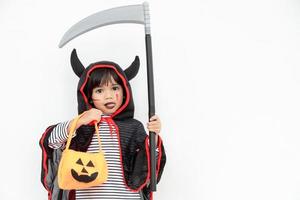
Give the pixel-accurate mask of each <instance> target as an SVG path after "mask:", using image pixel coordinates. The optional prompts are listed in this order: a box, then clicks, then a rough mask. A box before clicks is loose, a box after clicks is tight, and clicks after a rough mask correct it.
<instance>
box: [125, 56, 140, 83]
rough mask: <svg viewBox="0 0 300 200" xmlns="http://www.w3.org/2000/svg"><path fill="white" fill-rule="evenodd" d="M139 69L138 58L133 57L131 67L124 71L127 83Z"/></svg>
mask: <svg viewBox="0 0 300 200" xmlns="http://www.w3.org/2000/svg"><path fill="white" fill-rule="evenodd" d="M139 69H140V59H139V57H138V56H135V59H134V61H133V62H132V63H131V65H130V66H129V67H128V68H127V69H126V70H125V71H124V72H125V74H126V76H127V78H128V81H130V80H131V79H133V78H134V77H135V76H136V75H137V73H138V71H139Z"/></svg>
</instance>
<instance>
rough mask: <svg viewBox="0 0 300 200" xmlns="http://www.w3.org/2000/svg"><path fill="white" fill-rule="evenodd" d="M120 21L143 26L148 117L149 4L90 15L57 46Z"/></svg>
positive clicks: (151, 104)
mask: <svg viewBox="0 0 300 200" xmlns="http://www.w3.org/2000/svg"><path fill="white" fill-rule="evenodd" d="M120 23H136V24H143V25H144V26H145V42H146V57H147V84H148V103H149V119H150V118H151V117H152V116H153V115H155V101H154V81H153V62H152V43H151V33H150V13H149V5H148V3H147V2H144V3H143V4H142V5H130V6H122V7H117V8H112V9H108V10H104V11H100V12H98V13H95V14H93V15H90V16H88V17H86V18H84V19H83V20H81V21H79V22H78V23H76V24H75V25H73V26H72V27H71V28H70V29H69V30H68V31H67V32H66V33H65V34H64V36H63V37H62V39H61V41H60V43H59V47H60V48H61V47H63V46H64V45H65V44H67V43H68V42H69V41H71V40H72V39H74V38H76V37H77V36H79V35H81V34H84V33H86V32H88V31H91V30H93V29H95V28H98V27H102V26H107V25H111V24H120ZM149 137H150V162H151V164H150V167H151V168H150V172H151V174H150V175H151V178H150V190H151V191H156V183H157V182H156V141H155V137H156V136H155V133H154V132H150V133H149Z"/></svg>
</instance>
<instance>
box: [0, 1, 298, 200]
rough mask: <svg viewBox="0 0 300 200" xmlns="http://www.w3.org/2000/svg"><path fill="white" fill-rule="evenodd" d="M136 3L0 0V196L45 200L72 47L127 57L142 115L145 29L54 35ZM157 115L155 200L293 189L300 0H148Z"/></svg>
mask: <svg viewBox="0 0 300 200" xmlns="http://www.w3.org/2000/svg"><path fill="white" fill-rule="evenodd" d="M136 3H142V2H141V1H116V0H110V1H96V0H90V1H71V0H64V1H58V0H54V1H37V0H24V1H21V0H19V1H17V0H1V1H0V36H1V37H0V55H1V71H2V72H1V79H0V85H1V100H0V101H1V127H2V129H1V144H0V152H1V162H0V163H1V164H0V171H1V183H0V199H1V200H17V199H18V200H19V199H22V200H41V199H47V194H46V190H45V189H44V188H43V187H42V184H41V182H40V170H41V149H40V147H39V145H38V142H39V139H40V137H41V135H42V133H43V132H44V130H45V129H46V128H47V127H48V126H49V125H51V124H54V123H57V122H61V121H65V120H69V119H71V118H73V117H74V116H75V115H76V114H77V99H76V88H77V83H78V78H77V77H76V76H75V74H74V73H73V71H72V69H71V66H70V63H69V56H70V53H71V51H72V49H73V48H76V49H77V51H78V55H79V57H80V59H81V60H82V62H83V63H84V64H85V65H88V64H90V63H92V62H96V61H101V60H111V61H114V62H116V63H118V64H119V65H120V66H122V68H123V69H125V68H126V67H128V66H129V65H130V63H131V62H132V61H133V59H134V56H135V55H139V56H140V59H141V69H140V72H139V74H138V76H137V77H136V78H135V79H134V80H132V81H131V85H132V88H133V94H134V101H135V106H136V113H135V117H136V118H137V119H140V120H141V121H142V122H143V123H144V124H145V123H146V121H147V115H148V106H147V103H148V102H147V85H146V60H145V59H146V58H145V44H144V28H143V26H141V25H133V24H127V25H125V24H123V25H114V26H107V27H103V28H99V29H96V30H94V31H91V32H89V33H86V34H84V35H82V36H80V37H78V38H76V39H75V40H73V41H71V42H70V43H69V44H67V45H66V46H65V47H64V48H63V49H59V48H58V43H59V41H60V39H61V37H62V35H63V34H64V32H65V31H67V29H68V28H69V27H70V26H72V25H73V24H75V23H76V22H78V21H79V20H81V19H83V18H85V17H87V16H89V15H91V14H93V13H95V12H98V11H101V10H104V9H108V8H112V7H116V6H123V5H130V4H136ZM149 3H150V9H151V24H152V42H153V61H154V79H155V97H156V98H155V101H156V113H157V114H158V115H159V116H160V118H161V120H162V131H161V136H162V138H163V140H164V144H165V148H166V153H167V156H168V157H167V165H166V167H165V172H164V175H163V177H162V180H161V182H160V183H159V185H158V191H157V192H156V193H155V199H160V200H162V199H164V200H165V199H173V200H182V199H199V200H240V199H243V200H253V199H256V200H267V199H270V200H271V199H272V200H283V199H284V200H297V199H300V190H299V188H300V170H299V169H300V155H299V154H300V145H299V142H300V134H299V132H300V126H299V121H300V103H299V102H300V93H299V91H300V68H299V64H300V59H299V56H300V2H299V1H296V0H253V1H238V0H228V1H222V0H212V1H207V0H190V1H171V0H164V1H154V0H153V1H152V0H149Z"/></svg>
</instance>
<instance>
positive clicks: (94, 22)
mask: <svg viewBox="0 0 300 200" xmlns="http://www.w3.org/2000/svg"><path fill="white" fill-rule="evenodd" d="M120 23H135V24H144V23H145V16H144V6H143V5H142V4H140V5H130V6H121V7H116V8H112V9H108V10H103V11H100V12H98V13H95V14H93V15H90V16H88V17H86V18H84V19H83V20H81V21H79V22H78V23H76V24H75V25H73V26H72V27H71V28H70V29H69V30H68V31H67V32H66V33H65V34H64V36H63V37H62V39H61V40H60V42H59V45H58V46H59V48H62V47H63V46H64V45H65V44H67V43H68V42H69V41H71V40H72V39H74V38H76V37H77V36H79V35H81V34H84V33H86V32H88V31H91V30H93V29H96V28H99V27H101V26H107V25H111V24H120Z"/></svg>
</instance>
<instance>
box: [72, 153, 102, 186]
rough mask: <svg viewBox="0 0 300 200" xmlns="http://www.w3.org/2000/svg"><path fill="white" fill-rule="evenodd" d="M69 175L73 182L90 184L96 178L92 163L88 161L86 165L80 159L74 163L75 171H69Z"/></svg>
mask: <svg viewBox="0 0 300 200" xmlns="http://www.w3.org/2000/svg"><path fill="white" fill-rule="evenodd" d="M71 174H72V177H73V178H74V179H75V180H77V181H79V182H84V183H89V182H92V181H94V180H95V179H96V178H97V176H98V172H95V166H94V164H93V162H92V161H91V160H89V161H88V162H87V164H84V163H83V162H82V160H81V158H79V159H78V160H77V161H76V169H71Z"/></svg>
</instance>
